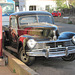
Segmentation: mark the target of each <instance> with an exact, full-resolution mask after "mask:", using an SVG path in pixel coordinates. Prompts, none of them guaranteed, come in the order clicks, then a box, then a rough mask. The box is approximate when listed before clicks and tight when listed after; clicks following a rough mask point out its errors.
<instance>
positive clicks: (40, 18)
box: [19, 15, 53, 25]
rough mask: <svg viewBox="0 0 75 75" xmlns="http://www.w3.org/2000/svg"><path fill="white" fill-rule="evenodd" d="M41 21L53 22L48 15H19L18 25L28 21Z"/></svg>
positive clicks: (25, 23)
mask: <svg viewBox="0 0 75 75" xmlns="http://www.w3.org/2000/svg"><path fill="white" fill-rule="evenodd" d="M41 22H45V23H51V24H53V21H52V17H51V16H48V15H37V16H36V15H35V16H23V17H19V25H27V24H30V23H41Z"/></svg>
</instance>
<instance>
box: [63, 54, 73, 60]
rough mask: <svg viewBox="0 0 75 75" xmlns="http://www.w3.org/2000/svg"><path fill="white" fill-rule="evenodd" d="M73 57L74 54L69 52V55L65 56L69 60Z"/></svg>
mask: <svg viewBox="0 0 75 75" xmlns="http://www.w3.org/2000/svg"><path fill="white" fill-rule="evenodd" d="M72 57H73V55H72V54H69V55H68V56H65V57H64V59H67V60H69V59H71V58H72Z"/></svg>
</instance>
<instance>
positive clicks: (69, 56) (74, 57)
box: [62, 54, 75, 61]
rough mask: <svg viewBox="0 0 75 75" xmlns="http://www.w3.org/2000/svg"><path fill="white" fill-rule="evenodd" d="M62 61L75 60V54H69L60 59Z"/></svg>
mask: <svg viewBox="0 0 75 75" xmlns="http://www.w3.org/2000/svg"><path fill="white" fill-rule="evenodd" d="M62 59H63V60H64V61H73V60H75V54H69V55H68V56H64V57H62Z"/></svg>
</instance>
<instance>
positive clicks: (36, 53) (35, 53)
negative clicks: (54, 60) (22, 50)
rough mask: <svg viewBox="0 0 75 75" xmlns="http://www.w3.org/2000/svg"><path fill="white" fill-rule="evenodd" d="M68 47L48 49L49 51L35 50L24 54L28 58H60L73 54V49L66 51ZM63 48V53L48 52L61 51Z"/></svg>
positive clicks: (74, 50)
mask: <svg viewBox="0 0 75 75" xmlns="http://www.w3.org/2000/svg"><path fill="white" fill-rule="evenodd" d="M69 47H70V48H71V47H75V46H69ZM69 47H60V48H49V49H35V50H32V52H26V53H27V55H29V56H44V57H47V58H48V57H59V56H60V57H61V56H67V55H69V54H71V53H75V48H74V49H72V50H68V49H69ZM62 48H64V49H65V51H56V52H49V51H50V49H56V50H57V49H62Z"/></svg>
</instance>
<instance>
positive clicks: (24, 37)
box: [18, 35, 32, 51]
mask: <svg viewBox="0 0 75 75" xmlns="http://www.w3.org/2000/svg"><path fill="white" fill-rule="evenodd" d="M28 39H32V37H31V36H29V35H22V36H20V37H19V39H18V51H19V49H20V47H23V49H24V50H25V46H26V43H27V40H28Z"/></svg>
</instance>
